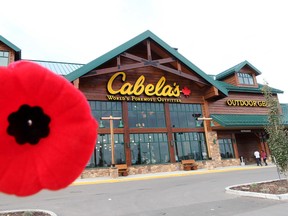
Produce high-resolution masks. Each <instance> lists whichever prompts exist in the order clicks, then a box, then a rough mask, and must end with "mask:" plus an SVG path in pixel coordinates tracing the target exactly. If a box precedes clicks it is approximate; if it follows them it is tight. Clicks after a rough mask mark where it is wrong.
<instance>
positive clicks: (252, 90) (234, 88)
mask: <svg viewBox="0 0 288 216" xmlns="http://www.w3.org/2000/svg"><path fill="white" fill-rule="evenodd" d="M216 82H218V84H219V85H222V86H223V87H224V88H226V89H227V90H228V92H229V91H232V92H244V93H262V89H263V87H264V85H262V84H260V83H258V87H257V88H255V87H249V86H245V87H242V86H234V85H232V84H229V83H226V82H223V81H218V80H216ZM270 90H271V92H272V93H273V94H279V93H283V91H282V90H279V89H275V88H271V87H270Z"/></svg>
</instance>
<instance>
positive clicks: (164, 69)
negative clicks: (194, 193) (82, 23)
mask: <svg viewBox="0 0 288 216" xmlns="http://www.w3.org/2000/svg"><path fill="white" fill-rule="evenodd" d="M19 59H21V50H20V49H19V48H18V47H16V46H15V45H14V44H12V43H11V42H9V41H8V40H7V39H5V38H4V37H2V36H0V64H1V65H5V64H9V63H10V62H13V61H17V60H19ZM30 61H32V60H30ZM33 61H34V62H36V63H39V64H41V65H43V66H45V67H48V68H49V69H51V70H52V71H54V72H55V73H57V74H59V75H62V76H65V77H66V79H68V80H69V81H70V82H71V83H72V84H73V85H75V87H76V88H78V89H79V90H80V91H81V92H83V93H84V95H85V96H86V97H87V100H88V101H89V104H90V106H91V110H92V113H93V115H94V117H95V118H96V119H97V120H98V122H99V125H100V128H99V135H98V139H97V142H96V145H95V150H94V152H93V155H92V156H91V160H90V161H89V163H88V164H87V169H86V170H85V171H84V172H83V176H84V177H85V176H100V175H102V176H103V175H109V169H108V168H109V167H110V166H111V163H112V160H111V158H112V156H111V130H110V121H109V120H106V119H105V117H110V116H112V117H113V118H115V119H114V120H113V121H111V122H113V131H112V132H113V133H112V135H113V136H112V138H114V149H115V151H114V152H115V155H114V158H115V163H116V164H127V165H128V170H129V174H137V173H148V172H161V171H174V170H179V169H181V163H180V162H181V160H184V159H194V160H196V162H197V164H198V167H199V168H202V167H205V168H214V167H219V166H233V165H239V164H240V162H241V158H243V161H244V162H245V163H246V164H248V163H255V161H254V156H253V152H254V151H255V150H259V151H260V150H265V151H266V152H267V153H268V155H269V148H268V145H267V143H266V134H265V131H264V126H265V125H266V124H267V111H268V108H267V107H266V103H265V99H264V96H263V94H262V90H261V89H262V87H263V86H262V85H261V84H259V83H257V80H256V76H258V75H259V74H261V72H260V71H259V70H258V69H257V68H256V67H254V66H253V65H252V64H250V63H249V62H248V61H243V62H241V63H239V64H238V65H235V66H234V67H231V68H229V69H228V70H226V71H224V72H222V73H220V74H217V75H215V76H209V75H207V74H206V73H204V72H203V71H202V70H201V69H199V68H198V67H197V66H195V65H194V64H193V63H191V61H190V60H188V59H187V58H185V57H184V56H182V55H181V54H180V53H179V52H178V50H177V49H175V48H173V47H170V46H169V45H168V44H167V43H165V42H164V41H163V40H161V39H160V38H159V37H157V36H156V35H155V34H153V33H152V32H150V31H145V32H144V33H142V34H140V35H138V36H136V37H135V38H133V39H131V40H129V41H128V42H126V43H124V44H122V45H120V46H119V47H117V48H115V49H113V50H111V51H110V52H108V53H106V54H104V55H103V56H100V57H99V58H97V59H95V60H93V61H91V62H89V63H88V64H84V65H82V64H73V63H63V62H48V61H35V60H33ZM272 93H273V94H274V96H275V97H276V98H277V94H278V93H283V92H282V91H281V90H278V89H274V88H272ZM281 105H282V107H286V106H285V105H284V104H281ZM279 108H281V106H279ZM284 113H286V112H284ZM75 114H77V115H81V113H75ZM103 117H104V118H103ZM79 129H80V130H81V128H79ZM80 144H81V143H80Z"/></svg>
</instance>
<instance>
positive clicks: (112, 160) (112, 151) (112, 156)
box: [101, 115, 122, 167]
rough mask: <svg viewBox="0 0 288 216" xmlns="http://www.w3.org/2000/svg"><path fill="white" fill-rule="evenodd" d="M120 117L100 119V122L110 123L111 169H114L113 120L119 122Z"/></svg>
mask: <svg viewBox="0 0 288 216" xmlns="http://www.w3.org/2000/svg"><path fill="white" fill-rule="evenodd" d="M121 119H122V118H121V117H113V116H111V115H110V116H109V117H101V120H109V122H110V136H111V137H110V139H111V167H115V156H114V155H115V151H114V128H113V120H121Z"/></svg>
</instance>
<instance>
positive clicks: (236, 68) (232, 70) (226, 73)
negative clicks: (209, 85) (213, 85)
mask: <svg viewBox="0 0 288 216" xmlns="http://www.w3.org/2000/svg"><path fill="white" fill-rule="evenodd" d="M246 65H248V66H249V67H251V68H252V69H253V70H254V71H255V73H256V76H257V75H260V74H261V72H260V71H259V70H258V69H257V68H256V67H254V66H253V65H252V64H250V63H249V62H248V61H247V60H245V61H243V62H241V63H239V64H237V65H235V66H233V67H231V68H229V69H228V70H225V71H223V72H222V73H219V74H217V75H216V79H217V80H222V79H223V78H225V77H227V76H230V75H232V74H234V73H237V72H239V71H240V70H241V69H242V68H243V67H244V66H246Z"/></svg>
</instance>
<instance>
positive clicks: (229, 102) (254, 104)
mask: <svg viewBox="0 0 288 216" xmlns="http://www.w3.org/2000/svg"><path fill="white" fill-rule="evenodd" d="M226 104H227V105H228V106H247V107H248V106H249V107H266V106H267V103H266V101H255V100H235V99H233V100H231V99H229V100H227V101H226Z"/></svg>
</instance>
